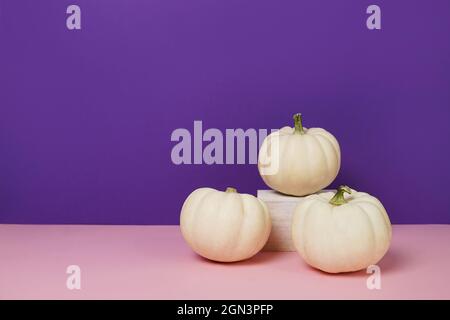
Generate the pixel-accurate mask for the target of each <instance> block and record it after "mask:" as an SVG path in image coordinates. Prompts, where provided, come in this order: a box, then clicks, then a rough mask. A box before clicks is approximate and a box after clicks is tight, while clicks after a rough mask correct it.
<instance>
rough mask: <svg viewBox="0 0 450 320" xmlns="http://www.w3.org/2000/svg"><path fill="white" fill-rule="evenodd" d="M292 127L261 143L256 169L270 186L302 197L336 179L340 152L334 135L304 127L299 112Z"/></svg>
mask: <svg viewBox="0 0 450 320" xmlns="http://www.w3.org/2000/svg"><path fill="white" fill-rule="evenodd" d="M294 122H295V127H294V128H291V127H284V128H281V129H280V130H279V131H276V132H274V133H271V134H270V135H268V136H267V137H266V139H265V140H264V142H263V143H262V145H261V148H260V151H259V155H258V170H259V173H260V175H261V177H262V179H263V180H264V182H265V183H266V184H267V185H268V186H269V187H271V188H272V189H274V190H276V191H279V192H281V193H285V194H288V195H294V196H304V195H307V194H312V193H314V192H317V191H319V190H321V189H323V188H325V187H326V186H328V185H329V184H330V183H331V182H333V180H334V179H335V178H336V176H337V174H338V172H339V167H340V164H341V151H340V149H339V143H338V142H337V140H336V138H335V137H334V136H333V135H332V134H331V133H329V132H328V131H326V130H324V129H321V128H310V129H307V128H304V127H303V126H302V119H301V114H296V115H294Z"/></svg>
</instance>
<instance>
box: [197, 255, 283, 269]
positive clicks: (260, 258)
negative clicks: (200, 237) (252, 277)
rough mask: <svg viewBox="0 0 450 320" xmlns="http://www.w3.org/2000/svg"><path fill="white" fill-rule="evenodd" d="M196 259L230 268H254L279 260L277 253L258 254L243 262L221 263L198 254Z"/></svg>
mask: <svg viewBox="0 0 450 320" xmlns="http://www.w3.org/2000/svg"><path fill="white" fill-rule="evenodd" d="M195 258H196V260H197V261H199V262H201V263H207V264H212V265H220V266H230V267H232V266H252V265H258V264H263V263H267V262H269V261H271V260H273V259H277V252H258V253H257V254H256V255H254V256H253V257H251V258H248V259H246V260H241V261H234V262H220V261H214V260H209V259H207V258H205V257H202V256H200V255H198V254H195Z"/></svg>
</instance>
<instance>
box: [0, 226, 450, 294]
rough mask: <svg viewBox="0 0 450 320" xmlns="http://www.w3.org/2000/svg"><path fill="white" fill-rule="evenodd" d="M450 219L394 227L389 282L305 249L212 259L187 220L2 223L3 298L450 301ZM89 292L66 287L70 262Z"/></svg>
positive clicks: (385, 270)
mask: <svg viewBox="0 0 450 320" xmlns="http://www.w3.org/2000/svg"><path fill="white" fill-rule="evenodd" d="M449 244H450V225H409V226H407V225H403V226H394V230H393V243H392V247H391V249H390V251H389V253H388V254H387V255H386V256H385V258H384V259H383V260H382V261H381V262H380V263H379V266H380V268H381V280H382V281H381V285H382V287H381V289H380V290H369V289H367V287H366V279H367V277H368V276H369V275H368V274H366V273H365V272H364V271H362V272H358V273H353V274H341V275H328V274H325V273H322V272H319V271H316V270H314V269H312V268H309V267H308V266H307V265H305V264H304V263H303V261H302V260H301V258H300V256H298V255H297V254H296V253H272V252H270V253H260V254H258V255H257V256H255V257H254V258H253V259H250V260H248V261H245V262H240V263H233V264H220V263H213V262H209V261H207V260H205V259H202V258H200V257H198V256H196V255H195V254H194V253H193V252H192V251H191V250H190V249H189V248H188V247H187V245H186V244H185V243H184V241H183V239H182V237H181V234H180V232H179V228H178V226H30V225H22V226H19V225H0V298H2V299H11V298H14V299H24V298H25V299H29V298H33V299H34V298H36V299H46V298H57V299H97V298H101V299H315V298H318V299H321V298H323V299H330V298H337V299H347V298H357V299H396V298H414V299H416V298H424V299H429V298H435V299H443V298H445V299H450V247H449ZM73 264H75V265H79V266H80V268H81V286H82V287H81V290H68V289H67V288H66V279H67V277H68V275H67V274H66V268H67V266H68V265H73Z"/></svg>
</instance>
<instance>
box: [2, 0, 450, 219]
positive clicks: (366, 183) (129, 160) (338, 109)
mask: <svg viewBox="0 0 450 320" xmlns="http://www.w3.org/2000/svg"><path fill="white" fill-rule="evenodd" d="M71 3H75V4H78V5H79V6H80V7H81V10H82V30H79V31H69V30H67V28H66V22H65V19H66V13H65V11H66V8H67V6H68V5H69V4H71ZM373 3H375V4H378V5H379V6H380V7H381V9H382V29H381V30H378V31H369V30H368V29H367V28H366V26H365V20H366V17H367V15H366V13H365V10H366V8H367V6H368V5H369V4H372V2H368V1H356V0H355V1H332V0H328V1H312V0H311V1H298V0H295V1H294V0H286V1H276V0H244V1H243V0H226V1H225V0H217V1H210V0H189V1H187V0H160V1H156V0H148V1H137V0H128V1H124V0H121V1H119V0H108V1H106V0H98V1H87V0H72V1H70V2H69V1H61V0H54V1H48V0H47V1H24V0H18V1H13V0H0V222H1V223H105V224H176V223H178V217H179V209H180V207H181V205H182V203H183V200H184V198H185V197H186V196H187V195H188V194H189V192H191V191H192V190H193V189H194V188H197V187H200V186H212V187H218V188H224V187H226V186H228V185H233V186H236V187H237V188H238V189H239V190H241V191H245V192H249V193H253V194H255V192H256V189H258V188H264V184H263V182H262V180H261V179H260V178H259V176H258V172H257V169H256V166H255V165H212V166H208V165H181V166H176V165H174V164H172V162H171V159H170V152H171V149H172V147H173V146H174V143H173V142H171V141H170V135H171V132H172V131H173V130H174V129H176V128H183V127H184V128H192V126H193V121H194V120H202V121H203V126H204V127H205V128H211V127H214V128H219V129H221V130H225V128H278V127H281V126H284V125H287V124H290V122H291V116H292V114H293V113H294V112H299V111H300V112H302V113H303V114H304V116H305V118H304V122H305V125H306V126H308V127H311V126H320V127H323V128H326V129H328V130H329V131H331V132H332V133H334V134H335V136H336V137H337V138H338V140H339V141H340V144H341V148H342V167H341V171H340V174H339V176H338V178H337V180H336V181H335V183H333V185H332V186H336V185H338V184H341V183H346V184H349V185H350V186H352V187H354V188H356V189H361V190H364V191H367V192H370V193H372V194H374V195H376V196H378V197H379V198H380V199H381V200H382V201H383V203H384V204H385V206H386V208H387V210H388V212H389V214H390V216H391V219H392V221H393V222H394V223H450V211H449V210H450V209H449V208H450V197H449V196H448V190H447V186H448V181H450V170H449V163H450V143H449V137H450V126H449V120H450V41H449V32H450V19H449V13H450V1H448V0H442V1H441V0H435V1H432V2H429V1H413V0H409V1H380V0H377V1H374V2H373Z"/></svg>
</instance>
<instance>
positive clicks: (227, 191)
mask: <svg viewBox="0 0 450 320" xmlns="http://www.w3.org/2000/svg"><path fill="white" fill-rule="evenodd" d="M225 192H226V193H236V192H237V190H236V189H235V188H232V187H228V188H227V190H225Z"/></svg>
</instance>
